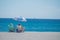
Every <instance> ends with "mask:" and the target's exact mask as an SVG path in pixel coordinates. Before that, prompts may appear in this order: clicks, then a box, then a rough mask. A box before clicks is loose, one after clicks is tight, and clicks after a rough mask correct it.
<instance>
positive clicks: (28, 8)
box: [0, 0, 60, 19]
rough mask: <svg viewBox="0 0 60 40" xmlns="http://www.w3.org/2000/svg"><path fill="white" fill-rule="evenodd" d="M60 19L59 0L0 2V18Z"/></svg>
mask: <svg viewBox="0 0 60 40" xmlns="http://www.w3.org/2000/svg"><path fill="white" fill-rule="evenodd" d="M17 16H23V17H25V18H44V19H45V18H49V19H60V0H0V18H11V17H17Z"/></svg>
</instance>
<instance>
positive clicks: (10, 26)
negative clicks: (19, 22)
mask: <svg viewBox="0 0 60 40" xmlns="http://www.w3.org/2000/svg"><path fill="white" fill-rule="evenodd" d="M8 26H9V32H14V31H15V29H14V26H13V24H12V23H10V24H9V25H8Z"/></svg>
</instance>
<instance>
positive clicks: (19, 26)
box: [16, 24, 24, 32]
mask: <svg viewBox="0 0 60 40" xmlns="http://www.w3.org/2000/svg"><path fill="white" fill-rule="evenodd" d="M16 32H24V28H23V27H22V26H21V25H20V24H18V26H17V29H16Z"/></svg>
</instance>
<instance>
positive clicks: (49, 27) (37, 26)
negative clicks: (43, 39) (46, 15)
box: [0, 18, 60, 32]
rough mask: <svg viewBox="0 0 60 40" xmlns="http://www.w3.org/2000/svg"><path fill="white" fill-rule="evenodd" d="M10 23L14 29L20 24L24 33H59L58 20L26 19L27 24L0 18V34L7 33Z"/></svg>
mask: <svg viewBox="0 0 60 40" xmlns="http://www.w3.org/2000/svg"><path fill="white" fill-rule="evenodd" d="M10 23H13V24H14V27H15V28H16V26H17V25H18V24H19V23H20V24H21V25H22V26H23V27H24V28H25V31H34V32H60V19H27V22H22V21H15V20H13V19H12V18H0V32H8V29H9V28H8V25H9V24H10Z"/></svg>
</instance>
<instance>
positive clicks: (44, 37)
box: [0, 32, 60, 40]
mask: <svg viewBox="0 0 60 40" xmlns="http://www.w3.org/2000/svg"><path fill="white" fill-rule="evenodd" d="M0 40H60V32H24V33H11V32H0Z"/></svg>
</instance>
